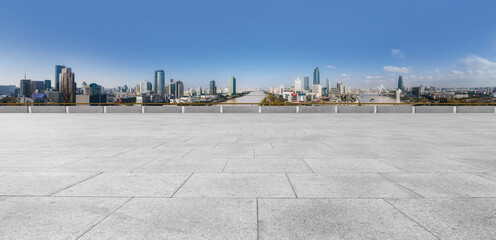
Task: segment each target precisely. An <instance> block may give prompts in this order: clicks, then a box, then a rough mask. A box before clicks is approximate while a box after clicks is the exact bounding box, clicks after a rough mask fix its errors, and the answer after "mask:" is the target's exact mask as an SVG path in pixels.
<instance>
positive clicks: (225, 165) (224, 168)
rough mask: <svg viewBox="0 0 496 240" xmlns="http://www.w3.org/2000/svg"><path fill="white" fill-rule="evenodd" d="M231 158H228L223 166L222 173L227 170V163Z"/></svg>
mask: <svg viewBox="0 0 496 240" xmlns="http://www.w3.org/2000/svg"><path fill="white" fill-rule="evenodd" d="M229 160H231V158H227V160H226V163H225V164H224V167H223V168H222V171H221V173H223V172H224V171H225V170H226V167H227V164H228V163H229Z"/></svg>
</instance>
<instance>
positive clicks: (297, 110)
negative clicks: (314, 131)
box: [296, 105, 300, 113]
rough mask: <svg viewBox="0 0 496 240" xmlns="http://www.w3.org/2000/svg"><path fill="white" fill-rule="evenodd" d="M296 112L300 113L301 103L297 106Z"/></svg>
mask: <svg viewBox="0 0 496 240" xmlns="http://www.w3.org/2000/svg"><path fill="white" fill-rule="evenodd" d="M296 113H300V105H298V106H296Z"/></svg>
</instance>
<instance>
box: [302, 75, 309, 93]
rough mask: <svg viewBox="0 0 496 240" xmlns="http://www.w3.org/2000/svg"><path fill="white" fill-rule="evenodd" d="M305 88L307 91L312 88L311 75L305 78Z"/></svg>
mask: <svg viewBox="0 0 496 240" xmlns="http://www.w3.org/2000/svg"><path fill="white" fill-rule="evenodd" d="M303 89H305V90H306V91H309V90H310V78H309V77H304V78H303Z"/></svg>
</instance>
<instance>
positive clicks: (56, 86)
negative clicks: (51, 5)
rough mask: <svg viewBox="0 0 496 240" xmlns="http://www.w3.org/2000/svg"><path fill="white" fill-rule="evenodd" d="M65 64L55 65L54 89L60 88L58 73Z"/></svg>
mask: <svg viewBox="0 0 496 240" xmlns="http://www.w3.org/2000/svg"><path fill="white" fill-rule="evenodd" d="M64 68H65V66H63V65H55V90H57V91H58V90H59V89H60V86H59V84H60V83H59V77H60V73H62V69H64Z"/></svg>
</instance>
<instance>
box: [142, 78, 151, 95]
mask: <svg viewBox="0 0 496 240" xmlns="http://www.w3.org/2000/svg"><path fill="white" fill-rule="evenodd" d="M149 83H150V82H148V81H147V80H143V81H141V82H140V93H141V94H143V93H147V92H148V91H149V89H148V86H149Z"/></svg>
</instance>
